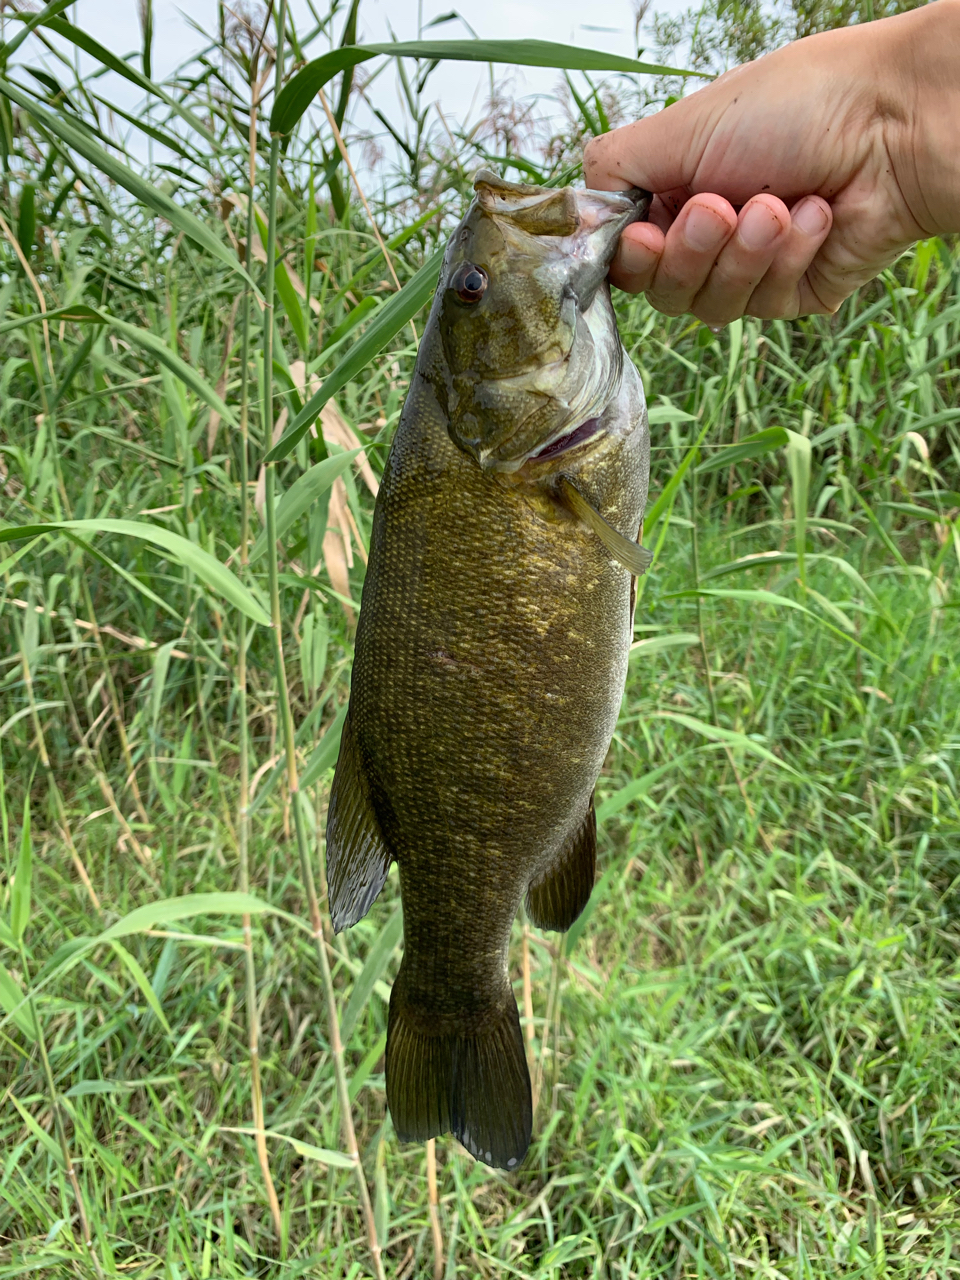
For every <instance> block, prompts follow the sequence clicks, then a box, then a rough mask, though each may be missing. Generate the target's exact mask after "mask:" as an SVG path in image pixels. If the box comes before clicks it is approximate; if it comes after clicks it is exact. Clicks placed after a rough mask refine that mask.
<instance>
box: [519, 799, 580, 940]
mask: <svg viewBox="0 0 960 1280" xmlns="http://www.w3.org/2000/svg"><path fill="white" fill-rule="evenodd" d="M596 873H597V818H596V814H595V813H594V809H593V797H592V796H591V797H590V805H589V808H588V809H587V812H586V816H585V817H584V819H583V821H582V822H581V823H580V825H579V827H577V829H576V831H575V832H574V833H573V835H572V836H571V838H570V839H569V840H568V842H567V843H566V844H565V845H564V847H563V848H562V849H561V850H560V852H559V854H558V855H557V857H556V858H555V860H554V862H553V865H552V866H551V867H550V869H549V870H548V871H547V872H546V874H545V875H544V876H542V877H541V878H540V879H539V880H536V881H534V882H533V883H532V884H531V885H530V887H529V888H528V889H527V912H528V914H529V916H530V919H531V920H532V921H533V923H534V924H535V925H536V926H537V928H538V929H556V930H557V931H558V932H560V933H563V932H564V931H565V930H567V929H569V928H570V926H571V925H572V924H573V922H574V920H576V918H577V916H578V915H579V914H580V912H581V911H582V910H583V908H584V907H585V906H586V905H587V903H588V902H589V900H590V892H591V890H592V889H593V882H594V879H595V877H596Z"/></svg>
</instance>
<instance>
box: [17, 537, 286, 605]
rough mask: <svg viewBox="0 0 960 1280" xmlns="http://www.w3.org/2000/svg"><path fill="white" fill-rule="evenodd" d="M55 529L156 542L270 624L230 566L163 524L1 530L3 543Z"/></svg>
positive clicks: (213, 588) (229, 600) (215, 589)
mask: <svg viewBox="0 0 960 1280" xmlns="http://www.w3.org/2000/svg"><path fill="white" fill-rule="evenodd" d="M55 529H68V530H69V529H76V530H77V531H78V532H79V533H118V534H120V535H121V536H122V537H124V538H139V539H140V540H141V541H143V542H152V543H153V544H154V545H155V546H158V547H162V548H163V549H164V551H168V552H169V553H170V554H171V555H172V556H174V557H175V558H176V559H177V560H178V561H179V562H180V564H182V565H183V566H184V568H186V569H190V570H191V571H192V572H193V573H195V574H196V576H197V577H198V578H199V579H200V581H201V582H203V583H205V584H206V586H207V587H209V588H210V590H211V591H213V592H214V593H215V594H216V595H218V596H220V597H222V599H223V600H225V601H226V602H227V603H228V604H232V605H233V607H234V608H235V609H240V610H241V612H243V613H245V614H246V615H247V617H248V618H251V619H252V620H253V621H254V622H257V623H259V624H260V626H262V627H268V626H269V625H270V618H269V615H268V614H267V612H266V611H265V609H264V608H263V606H262V605H261V604H260V603H259V601H258V600H257V599H256V598H255V597H254V596H253V594H252V593H251V592H250V591H248V590H247V588H246V587H245V586H244V585H243V583H242V582H241V581H240V580H239V579H238V578H236V577H235V576H234V575H233V574H232V573H231V572H230V570H229V569H228V568H227V567H226V565H224V564H221V563H220V561H219V560H217V559H216V558H215V557H214V556H212V555H211V554H210V552H209V551H204V549H203V548H202V547H198V546H197V545H196V543H194V542H188V541H187V539H186V538H183V537H181V536H180V534H178V533H173V532H172V531H171V530H170V529H164V528H163V527H162V526H161V525H156V524H147V523H146V522H145V521H140V520H52V521H50V522H49V523H48V524H33V525H8V526H7V527H6V528H4V529H0V543H2V542H13V541H15V540H16V539H18V538H34V537H36V536H37V535H38V534H42V533H52V532H53V531H54V530H55Z"/></svg>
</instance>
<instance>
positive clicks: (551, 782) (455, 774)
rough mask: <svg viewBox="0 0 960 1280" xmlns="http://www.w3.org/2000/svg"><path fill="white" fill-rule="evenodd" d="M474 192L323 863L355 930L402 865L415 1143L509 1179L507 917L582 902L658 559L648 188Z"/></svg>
mask: <svg viewBox="0 0 960 1280" xmlns="http://www.w3.org/2000/svg"><path fill="white" fill-rule="evenodd" d="M475 191H476V197H475V199H474V201H473V203H472V204H471V206H470V208H469V210H468V212H467V214H466V216H465V217H464V219H463V220H462V222H461V223H460V225H459V226H458V227H457V229H456V231H455V232H454V234H453V236H452V237H451V239H450V244H449V247H448V249H447V252H446V256H445V259H444V264H443V268H442V271H441V275H440V282H439V285H438V288H437V293H436V297H435V298H434V302H433V306H432V309H431V312H430V318H429V320H428V322H427V326H426V329H425V331H424V335H423V340H422V342H421V344H420V349H419V352H418V355H417V361H416V367H415V370H414V374H413V379H412V381H411V385H410V391H409V394H408V396H407V400H406V403H405V405H404V408H403V412H402V415H401V418H400V422H399V425H398V427H397V432H396V435H395V437H394V441H393V444H392V447H391V449H390V454H389V457H388V459H387V463H386V467H385V470H384V475H383V480H382V483H381V487H380V493H379V496H378V498H377V503H376V508H375V512H374V522H373V534H372V538H371V546H370V562H369V565H368V568H367V573H366V579H365V582H364V587H363V595H362V607H361V613H360V621H359V626H358V630H357V638H356V656H355V660H354V667H353V678H352V684H351V692H350V705H349V711H348V714H347V718H346V720H345V723H344V730H343V738H342V741H341V747H340V756H339V759H338V762H337V767H336V772H335V775H334V780H333V789H332V793H331V798H330V808H329V814H328V819H327V871H328V884H329V895H330V910H331V915H332V919H333V925H334V928H335V929H336V930H337V931H338V932H339V930H341V929H344V928H348V927H349V926H350V925H353V924H355V923H356V922H357V920H359V919H360V918H361V917H362V916H363V915H365V914H366V912H367V911H368V909H369V908H370V905H371V904H372V903H373V901H374V899H375V898H376V896H377V894H378V893H379V892H380V890H381V888H382V887H383V884H384V881H385V880H386V877H387V873H388V871H389V868H390V864H391V862H392V861H394V860H396V861H397V863H398V865H399V872H400V892H401V896H402V900H403V924H404V953H403V961H402V963H401V966H400V970H399V973H398V974H397V979H396V981H395V983H394V986H393V991H392V994H391V999H390V1012H389V1023H388V1034H387V1051H386V1081H387V1103H388V1106H389V1108H390V1112H391V1115H392V1117H393V1123H394V1127H395V1129H396V1132H397V1136H398V1137H399V1138H400V1139H401V1140H402V1141H423V1140H425V1139H427V1138H431V1137H434V1136H436V1135H439V1134H442V1133H446V1132H453V1133H454V1134H455V1135H456V1136H457V1138H459V1140H460V1141H461V1142H462V1143H463V1144H464V1146H465V1147H467V1149H468V1150H469V1151H471V1152H472V1153H473V1155H474V1156H476V1158H477V1159H478V1160H482V1161H484V1162H485V1163H487V1164H490V1165H494V1166H496V1167H499V1168H504V1169H515V1168H516V1167H517V1165H518V1164H519V1163H520V1161H521V1160H522V1159H523V1156H524V1154H525V1152H526V1150H527V1146H528V1145H529V1142H530V1136H531V1126H532V1115H531V1099H530V1079H529V1074H528V1071H527V1063H526V1056H525V1051H524V1042H523V1037H522V1035H521V1029H520V1021H519V1016H518V1012H517V1005H516V1001H515V999H514V995H513V990H512V987H511V983H510V978H509V974H508V971H507V949H508V945H509V940H510V931H511V926H512V924H513V920H514V918H515V916H516V914H517V911H518V909H519V907H520V903H521V902H522V901H523V900H524V898H526V904H527V911H528V913H529V915H530V918H531V920H532V921H533V923H534V924H536V925H537V926H538V927H540V928H544V929H556V930H564V929H567V928H569V927H570V925H571V924H572V923H573V921H574V920H575V919H576V918H577V916H578V915H579V914H580V912H581V911H582V910H583V908H584V906H585V905H586V903H587V900H588V899H589V896H590V891H591V889H592V887H593V882H594V876H595V867H596V820H595V817H594V807H593V791H594V785H595V783H596V780H597V776H598V774H599V772H600V769H601V767H602V765H603V762H604V758H605V756H606V753H607V749H608V748H609V745H610V740H611V738H612V736H613V731H614V727H615V724H616V720H617V714H618V711H619V708H620V699H621V696H622V693H623V686H624V681H625V679H626V672H627V658H628V654H629V648H630V641H631V638H632V632H633V605H634V599H635V580H634V576H633V575H636V574H638V573H642V572H643V570H644V569H645V568H646V567H647V564H648V563H649V555H648V553H647V552H645V551H644V550H643V548H642V547H640V546H639V545H638V544H637V542H636V540H635V539H637V537H638V530H639V529H640V528H641V524H642V519H643V510H644V505H645V502H646V495H647V477H648V471H649V436H648V431H647V415H646V406H645V402H644V394H643V387H642V385H641V382H640V377H639V375H638V373H637V371H636V369H635V368H634V366H633V364H632V363H631V362H630V360H629V358H628V357H627V356H626V353H625V352H624V349H623V346H622V344H621V341H620V337H619V334H618V332H617V326H616V320H615V317H614V313H613V308H612V305H611V302H610V292H609V286H608V284H607V281H606V275H607V269H608V267H609V264H610V261H611V259H612V257H613V254H614V252H615V250H616V246H617V241H618V239H619V236H620V232H621V231H622V230H623V228H624V227H625V226H626V225H627V224H628V223H630V222H632V221H635V220H637V219H638V218H641V217H643V216H645V213H646V209H647V207H648V206H649V196H648V194H647V193H646V192H630V193H626V194H624V193H607V192H592V191H574V190H573V189H571V188H562V189H549V188H544V187H535V186H527V185H525V184H521V183H511V182H506V181H504V180H502V179H500V178H498V177H497V176H496V175H495V174H493V173H490V172H488V171H481V172H480V173H479V174H478V175H477V178H476V181H475Z"/></svg>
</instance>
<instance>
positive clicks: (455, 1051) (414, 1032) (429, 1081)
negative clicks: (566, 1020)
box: [387, 979, 533, 1170]
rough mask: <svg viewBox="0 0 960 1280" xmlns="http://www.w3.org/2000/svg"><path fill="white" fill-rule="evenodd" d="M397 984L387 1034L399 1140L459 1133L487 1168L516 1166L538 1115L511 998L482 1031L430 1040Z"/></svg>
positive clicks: (393, 1111)
mask: <svg viewBox="0 0 960 1280" xmlns="http://www.w3.org/2000/svg"><path fill="white" fill-rule="evenodd" d="M399 985H400V984H399V979H398V982H397V983H395V984H394V988H393V992H392V993H391V997H390V1020H389V1025H388V1029H387V1105H388V1106H389V1108H390V1114H391V1116H392V1117H393V1127H394V1128H395V1129H396V1131H397V1137H398V1138H399V1139H400V1141H401V1142H425V1141H426V1140H427V1138H435V1137H437V1136H438V1135H439V1134H441V1133H453V1134H454V1135H455V1136H456V1137H457V1138H459V1140H460V1141H461V1142H462V1143H463V1145H464V1146H465V1147H466V1148H467V1150H468V1151H469V1152H470V1153H471V1154H472V1155H474V1156H476V1158H477V1159H478V1160H482V1161H483V1163H484V1164H489V1165H493V1166H494V1167H495V1168H498V1169H510V1170H514V1169H516V1168H517V1167H518V1165H519V1164H520V1162H521V1160H522V1159H523V1157H524V1156H525V1155H526V1153H527V1147H528V1146H529V1145H530V1133H531V1129H532V1127H533V1111H532V1106H531V1098H530V1074H529V1072H528V1071H527V1060H526V1056H525V1053H524V1047H523V1036H522V1034H521V1032H520V1017H519V1014H518V1013H517V1006H516V1002H515V1001H514V999H513V996H512V994H508V996H507V999H506V1001H505V1003H504V1005H503V1009H502V1010H501V1012H500V1014H499V1017H498V1019H497V1020H496V1021H495V1022H494V1023H493V1025H491V1026H489V1027H486V1028H484V1030H483V1031H482V1032H481V1033H480V1034H477V1035H469V1036H460V1035H456V1034H454V1035H428V1034H424V1033H423V1032H422V1031H421V1030H419V1029H418V1027H417V1026H416V1025H415V1023H414V1020H413V1019H411V1018H410V1016H409V1015H408V1014H407V1013H406V1011H405V1010H404V1009H403V1007H402V1006H403V997H402V993H401V994H400V995H399V996H398V986H399ZM420 1021H421V1019H420V1018H417V1019H416V1023H417V1024H419V1023H420Z"/></svg>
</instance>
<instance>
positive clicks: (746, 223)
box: [740, 204, 783, 249]
mask: <svg viewBox="0 0 960 1280" xmlns="http://www.w3.org/2000/svg"><path fill="white" fill-rule="evenodd" d="M782 230H783V227H782V225H781V223H780V221H779V219H778V218H775V217H774V215H773V213H772V212H771V211H770V210H769V209H768V208H767V206H766V205H765V204H752V205H751V206H750V208H749V209H748V210H747V211H746V213H745V214H744V215H743V221H742V222H741V223H740V242H741V244H742V245H743V246H744V248H745V249H766V248H767V246H768V245H770V244H772V243H773V242H774V240H776V238H777V236H778V235H779V234H780V232H781V231H782Z"/></svg>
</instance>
